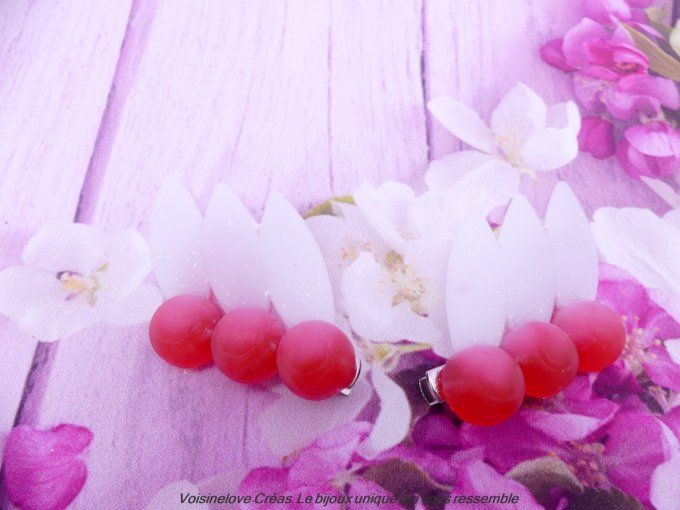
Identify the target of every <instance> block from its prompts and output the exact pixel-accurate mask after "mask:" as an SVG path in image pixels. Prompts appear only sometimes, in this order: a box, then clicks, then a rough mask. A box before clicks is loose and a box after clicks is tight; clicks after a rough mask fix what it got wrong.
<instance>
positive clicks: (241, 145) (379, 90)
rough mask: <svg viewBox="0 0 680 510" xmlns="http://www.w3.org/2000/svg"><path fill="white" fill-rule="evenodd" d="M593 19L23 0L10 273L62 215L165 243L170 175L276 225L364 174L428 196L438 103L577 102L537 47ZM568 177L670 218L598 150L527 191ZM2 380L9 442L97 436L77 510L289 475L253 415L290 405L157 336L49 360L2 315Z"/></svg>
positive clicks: (312, 5) (7, 186)
mask: <svg viewBox="0 0 680 510" xmlns="http://www.w3.org/2000/svg"><path fill="white" fill-rule="evenodd" d="M579 15H581V9H580V7H579V2H577V1H574V2H567V1H564V0H514V1H512V2H510V1H507V0H479V1H470V0H431V1H427V2H420V1H413V0H398V1H352V2H348V1H341V0H337V1H328V2H318V1H314V0H309V1H303V0H288V1H286V2H268V1H265V0H257V1H249V0H242V1H229V2H225V1H219V0H198V1H196V2H186V1H182V0H169V1H162V2H161V1H154V0H149V1H141V0H131V2H130V1H117V2H93V3H88V4H87V5H86V4H83V3H82V2H78V1H76V0H55V1H54V2H31V1H29V0H22V1H16V2H3V3H2V4H0V119H1V120H0V179H1V182H2V186H1V187H0V219H2V221H1V222H0V242H1V243H2V247H3V249H2V253H0V255H1V257H0V267H4V266H5V265H7V264H9V263H10V262H12V261H15V260H16V258H17V253H16V250H14V251H11V250H9V249H8V248H7V249H6V248H5V247H6V246H9V245H10V244H9V239H10V238H11V239H16V238H17V236H23V237H24V238H25V237H27V236H28V235H29V234H30V233H32V232H33V231H35V229H37V228H38V227H39V226H40V225H41V224H43V223H44V222H46V221H47V220H50V219H56V218H59V219H67V220H68V219H76V220H78V221H83V222H88V223H93V224H97V225H102V226H104V227H106V228H110V229H117V228H120V227H124V226H132V227H135V228H138V229H140V230H141V231H142V232H143V233H145V232H146V228H147V222H148V214H149V210H150V203H151V200H152V198H153V196H154V194H155V190H156V189H157V187H158V184H159V183H160V181H161V180H162V179H163V177H164V176H166V175H168V174H174V175H178V176H180V177H181V178H182V180H183V181H184V182H185V183H186V184H187V185H188V186H189V188H190V190H191V191H192V192H193V193H194V195H195V196H196V198H197V200H198V202H199V204H200V205H202V206H204V205H205V202H206V200H207V198H208V197H209V194H210V192H211V190H212V188H213V186H214V185H215V184H216V183H217V182H220V181H225V182H228V183H230V184H231V185H232V186H233V187H234V188H235V189H236V190H237V192H238V193H240V194H241V196H242V197H243V198H244V200H245V201H246V203H247V204H248V205H249V206H251V208H252V209H253V210H254V211H255V212H256V214H259V212H260V210H261V208H262V205H263V203H264V201H265V199H266V197H267V194H268V193H269V192H270V191H272V190H279V191H282V192H285V193H286V194H287V195H288V196H289V197H290V199H291V200H292V201H293V202H294V203H295V204H296V205H297V206H299V207H300V209H301V210H304V209H306V208H309V207H310V206H311V205H313V204H315V203H317V202H319V201H322V200H324V199H325V198H327V197H328V196H330V195H333V194H346V193H350V192H351V191H352V190H353V189H354V188H355V187H356V186H357V185H358V184H359V183H361V182H362V181H364V180H369V181H372V182H374V183H378V182H381V181H384V180H386V179H397V180H402V181H405V182H408V183H410V184H412V185H414V186H415V187H416V188H422V183H421V179H422V175H423V173H424V170H425V168H426V165H427V162H428V159H431V158H433V157H438V156H441V155H443V154H445V153H447V152H450V151H451V150H457V149H458V148H459V147H460V145H459V143H458V142H457V141H456V140H455V139H453V137H451V136H450V135H448V134H447V133H446V132H445V131H444V130H443V129H441V128H440V127H439V126H436V125H435V124H434V123H433V122H432V121H431V119H429V118H428V116H427V114H426V111H425V103H426V101H427V100H428V99H429V98H431V97H434V96H437V95H440V94H444V93H446V94H451V95H454V96H456V97H458V98H460V99H462V100H464V101H466V102H467V103H468V104H469V105H471V106H473V107H475V108H478V109H479V110H480V111H482V112H483V113H484V114H488V113H489V112H490V111H491V109H492V108H493V106H494V105H495V104H496V102H497V101H498V99H499V97H500V96H501V95H502V93H503V92H504V91H505V90H506V89H508V88H510V87H511V86H512V85H513V84H514V83H515V82H516V81H517V80H522V81H525V82H526V83H527V84H528V85H530V86H531V87H533V88H535V89H536V90H537V91H538V92H539V93H541V94H542V95H543V96H544V97H545V98H546V99H547V100H549V101H552V100H558V99H559V100H564V99H567V98H569V97H570V96H571V94H570V87H569V82H568V79H567V78H566V77H565V76H563V75H561V74H560V73H558V72H556V71H554V70H552V69H550V68H548V67H547V66H545V65H544V64H542V63H541V62H540V59H539V57H538V48H539V46H540V44H541V43H542V42H545V41H546V40H548V39H550V38H552V37H555V36H556V35H558V34H560V33H562V32H564V30H565V29H566V28H567V27H569V26H570V25H571V24H573V23H574V22H575V21H576V20H577V19H578V17H579ZM558 178H561V179H567V180H568V181H570V182H571V183H572V185H573V187H574V188H575V190H576V191H577V193H578V194H579V195H580V197H581V199H582V200H583V201H584V203H585V205H586V207H587V209H588V211H589V212H592V211H593V210H594V209H595V208H596V207H598V206H600V205H602V204H605V203H606V204H613V205H646V206H649V207H652V208H653V209H655V210H661V209H662V205H661V204H660V203H659V201H658V200H657V199H655V197H654V196H653V195H652V194H651V192H649V190H648V189H647V188H646V187H644V185H642V184H640V183H638V182H634V181H632V180H630V179H628V178H627V177H625V176H624V175H623V173H622V172H621V171H620V170H619V169H618V168H617V167H616V165H615V164H613V163H608V162H606V163H602V162H597V161H595V160H593V159H591V158H590V157H588V156H580V157H579V159H578V160H577V161H576V162H574V163H573V164H572V165H570V166H569V167H568V168H566V169H563V170H561V171H560V172H559V173H558V174H557V175H550V176H546V177H542V178H541V180H540V182H539V184H538V185H537V186H533V185H530V186H529V185H528V186H526V191H527V193H528V194H529V195H530V196H531V197H532V199H533V201H534V203H535V204H537V206H538V208H539V209H541V208H542V207H543V206H544V203H545V200H546V196H547V193H549V191H550V190H551V189H552V186H553V185H554V183H555V181H556V180H557V179H558ZM31 365H32V367H31ZM0 385H1V388H2V389H1V391H2V394H1V398H0V434H4V433H6V432H7V430H8V429H9V428H10V426H11V425H12V423H13V422H15V420H16V422H17V423H26V424H31V425H36V426H50V425H54V424H56V423H59V422H62V421H67V422H73V423H77V424H82V425H85V426H88V427H90V428H91V429H92V430H93V432H94V435H95V440H94V443H93V445H92V447H91V448H90V451H89V453H88V457H87V458H88V466H89V470H90V475H89V478H88V481H87V484H86V486H85V488H84V489H83V491H82V493H81V494H80V496H79V497H78V498H77V499H76V501H75V502H74V504H73V507H74V508H83V509H91V508H133V507H134V508H139V507H143V506H144V505H145V504H146V502H148V500H149V499H150V498H151V496H152V495H153V494H154V493H155V492H156V491H158V489H160V488H161V487H162V486H164V485H165V484H167V483H169V482H172V481H175V480H179V479H189V480H191V481H194V482H198V481H201V480H203V479H206V478H210V477H212V476H215V475H219V474H220V473H222V472H225V471H228V470H230V469H234V468H240V467H249V466H254V465H259V464H263V463H269V464H275V463H276V462H278V459H276V458H274V457H273V455H272V454H271V453H270V452H269V451H268V449H267V447H266V445H265V444H264V443H263V441H262V440H261V438H260V435H259V433H258V430H257V425H256V422H255V420H254V417H255V416H256V414H257V412H258V409H260V408H261V406H262V405H263V404H264V403H265V402H266V401H268V400H269V399H270V398H271V397H270V396H268V395H267V394H266V393H265V392H263V391H261V390H253V389H247V388H245V387H243V386H239V385H236V384H231V383H229V382H228V381H227V380H226V378H224V377H222V376H220V375H219V374H218V373H217V371H216V370H214V369H208V370H203V371H200V372H198V373H188V372H183V371H180V370H176V369H173V368H170V367H168V366H166V365H164V364H163V363H161V362H159V361H158V360H157V359H156V358H155V357H154V355H153V354H152V352H151V350H150V349H149V347H148V343H147V341H146V330H145V327H142V326H140V327H138V328H129V329H124V330H120V331H116V332H112V331H110V330H109V331H104V330H97V331H88V332H86V333H84V334H81V335H78V336H77V337H74V338H71V339H68V340H67V341H63V342H60V343H59V345H56V344H54V345H39V346H38V347H37V349H36V346H35V344H34V343H32V342H31V341H30V339H28V338H26V337H25V336H23V335H22V334H21V333H20V332H18V331H17V329H16V328H15V327H14V326H12V325H10V324H9V323H8V322H7V321H4V320H3V321H2V322H0Z"/></svg>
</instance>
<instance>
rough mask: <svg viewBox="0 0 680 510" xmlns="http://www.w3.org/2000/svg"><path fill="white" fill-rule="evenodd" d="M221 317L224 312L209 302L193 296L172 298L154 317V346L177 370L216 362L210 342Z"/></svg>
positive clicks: (160, 307) (152, 329) (152, 337)
mask: <svg viewBox="0 0 680 510" xmlns="http://www.w3.org/2000/svg"><path fill="white" fill-rule="evenodd" d="M221 317H222V311H221V310H220V309H219V308H218V306H217V305H215V304H214V303H213V302H212V301H210V300H209V299H205V298H202V297H199V296H190V295H182V296H175V297H171V298H170V299H168V300H167V301H165V302H163V303H162V304H161V306H159V307H158V309H157V310H156V311H155V312H154V314H153V317H151V324H149V339H150V340H151V346H152V347H153V350H154V351H156V354H158V355H159V356H160V357H161V358H163V359H164V360H165V361H167V362H168V363H170V364H171V365H175V366H176V367H180V368H196V367H200V366H201V365H205V364H206V363H209V362H210V361H211V360H212V354H211V352H210V339H211V337H212V334H213V329H214V328H215V325H216V324H217V321H219V320H220V318H221Z"/></svg>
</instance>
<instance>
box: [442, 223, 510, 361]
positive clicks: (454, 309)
mask: <svg viewBox="0 0 680 510" xmlns="http://www.w3.org/2000/svg"><path fill="white" fill-rule="evenodd" d="M504 284H505V279H504V276H503V264H502V259H501V251H500V247H499V246H498V243H497V241H496V237H495V236H494V234H493V232H492V231H491V228H490V227H489V224H488V223H487V222H486V220H484V219H483V218H481V217H480V218H477V219H470V220H468V221H466V222H465V223H464V224H463V225H462V226H461V227H460V229H459V230H458V232H456V234H455V236H454V238H453V241H452V244H451V253H450V255H449V264H448V270H447V274H446V308H447V318H448V323H449V334H450V336H451V342H452V343H453V348H454V351H455V352H458V351H460V350H462V349H465V348H466V347H469V346H470V345H474V344H487V345H498V343H499V342H500V339H501V336H502V335H503V329H504V327H505V317H506V311H507V305H506V302H505V299H506V292H505V288H504Z"/></svg>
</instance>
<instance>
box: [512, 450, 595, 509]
mask: <svg viewBox="0 0 680 510" xmlns="http://www.w3.org/2000/svg"><path fill="white" fill-rule="evenodd" d="M506 476H507V477H509V478H512V479H513V480H516V481H518V482H519V483H521V484H522V485H524V486H525V487H526V488H527V489H529V491H530V492H531V494H532V495H533V496H534V498H536V501H538V502H539V503H541V504H543V505H546V504H547V503H548V500H549V499H550V490H551V489H552V488H554V487H562V488H564V489H567V490H568V491H569V492H575V493H576V492H581V490H582V487H581V484H580V483H579V481H578V479H577V478H576V476H575V475H574V473H572V472H571V470H570V469H569V467H568V466H567V465H566V464H565V463H564V462H562V460H561V459H560V458H559V457H556V456H554V455H548V456H546V457H541V458H539V459H534V460H527V461H525V462H520V463H519V464H517V465H516V466H515V467H514V468H512V469H511V470H510V471H508V472H507V473H506Z"/></svg>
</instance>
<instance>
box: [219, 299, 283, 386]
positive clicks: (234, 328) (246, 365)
mask: <svg viewBox="0 0 680 510" xmlns="http://www.w3.org/2000/svg"><path fill="white" fill-rule="evenodd" d="M284 332H285V330H284V329H283V325H282V324H281V322H280V321H279V320H278V319H277V318H276V317H274V316H273V315H272V314H271V313H269V312H268V311H266V310H262V309H259V308H240V309H238V310H234V311H231V312H228V313H226V314H225V315H224V317H222V318H221V319H220V321H219V322H218V323H217V326H216V327H215V331H214V332H213V336H212V356H213V360H214V361H215V365H216V366H217V368H219V369H220V370H221V371H222V372H223V373H224V374H225V375H226V376H227V377H229V378H230V379H233V380H234V381H237V382H240V383H245V384H255V383H260V382H263V381H266V380H267V379H270V378H271V377H273V376H274V375H275V374H276V350H277V348H278V346H279V341H280V340H281V337H282V336H283V334H284Z"/></svg>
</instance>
